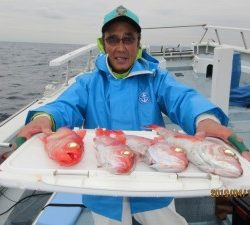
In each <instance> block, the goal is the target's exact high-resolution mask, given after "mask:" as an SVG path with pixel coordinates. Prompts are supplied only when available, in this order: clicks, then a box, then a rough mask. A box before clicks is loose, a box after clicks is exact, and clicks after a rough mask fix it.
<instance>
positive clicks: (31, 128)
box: [17, 116, 52, 139]
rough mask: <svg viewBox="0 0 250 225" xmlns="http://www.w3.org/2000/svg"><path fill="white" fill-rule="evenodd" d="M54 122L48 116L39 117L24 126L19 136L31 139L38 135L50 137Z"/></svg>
mask: <svg viewBox="0 0 250 225" xmlns="http://www.w3.org/2000/svg"><path fill="white" fill-rule="evenodd" d="M51 127H52V121H51V120H50V119H49V118H48V117H47V116H39V117H37V118H35V119H34V120H32V121H30V122H29V123H28V124H27V125H26V126H24V127H23V128H22V129H21V131H20V132H19V133H18V135H17V136H19V137H25V138H27V139H29V138H31V137H32V136H33V135H35V134H38V133H44V134H45V135H50V134H51V133H52V129H51Z"/></svg>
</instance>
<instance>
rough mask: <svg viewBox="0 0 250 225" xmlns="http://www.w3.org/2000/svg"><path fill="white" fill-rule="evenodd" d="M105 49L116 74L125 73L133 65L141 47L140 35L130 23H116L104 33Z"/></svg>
mask: <svg viewBox="0 0 250 225" xmlns="http://www.w3.org/2000/svg"><path fill="white" fill-rule="evenodd" d="M103 41H104V48H105V52H106V53H107V54H108V56H109V57H108V59H109V64H110V66H111V68H112V70H113V71H114V72H116V73H124V72H127V71H128V70H129V68H130V67H131V66H132V65H133V63H134V61H135V59H136V55H137V50H138V47H139V34H138V32H136V29H135V28H134V27H133V26H132V25H131V24H130V23H128V22H123V21H120V22H114V23H113V24H111V25H110V26H109V27H108V29H107V31H105V33H104V40H103Z"/></svg>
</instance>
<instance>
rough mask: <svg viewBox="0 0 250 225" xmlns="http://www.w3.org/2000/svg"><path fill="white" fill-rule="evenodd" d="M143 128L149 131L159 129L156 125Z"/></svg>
mask: <svg viewBox="0 0 250 225" xmlns="http://www.w3.org/2000/svg"><path fill="white" fill-rule="evenodd" d="M144 127H145V128H147V129H150V130H155V129H157V128H159V127H160V126H158V125H156V124H150V125H146V126H144Z"/></svg>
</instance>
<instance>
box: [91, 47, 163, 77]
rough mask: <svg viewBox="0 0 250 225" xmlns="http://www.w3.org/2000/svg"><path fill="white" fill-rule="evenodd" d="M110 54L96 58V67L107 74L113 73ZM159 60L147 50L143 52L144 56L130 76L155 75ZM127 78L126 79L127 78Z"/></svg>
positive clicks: (135, 64)
mask: <svg viewBox="0 0 250 225" xmlns="http://www.w3.org/2000/svg"><path fill="white" fill-rule="evenodd" d="M107 63H108V55H107V54H103V53H101V54H99V55H98V57H97V59H96V67H97V68H98V69H99V70H101V71H103V72H104V73H105V74H107V75H108V74H112V73H111V71H110V69H109V66H108V64H107ZM158 64H159V62H158V60H156V59H155V58H153V57H152V56H150V55H149V54H148V53H147V52H146V51H145V50H143V52H142V57H141V58H140V59H137V60H136V61H135V62H134V65H133V66H132V68H131V70H130V72H129V74H128V76H127V77H126V78H128V77H132V76H138V75H147V74H148V75H154V72H155V70H156V69H157V67H158ZM126 78H125V79H126Z"/></svg>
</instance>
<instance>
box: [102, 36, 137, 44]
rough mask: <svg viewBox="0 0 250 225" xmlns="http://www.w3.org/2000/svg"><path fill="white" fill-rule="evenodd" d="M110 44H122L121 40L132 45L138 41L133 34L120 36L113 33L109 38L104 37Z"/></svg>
mask: <svg viewBox="0 0 250 225" xmlns="http://www.w3.org/2000/svg"><path fill="white" fill-rule="evenodd" d="M104 40H105V41H106V42H107V43H108V44H109V45H111V46H115V45H118V44H120V42H121V41H122V43H123V44H124V45H132V44H134V43H135V41H136V38H135V37H133V36H125V37H123V38H119V37H118V36H116V35H111V36H109V37H107V38H105V39H104Z"/></svg>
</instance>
